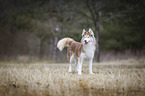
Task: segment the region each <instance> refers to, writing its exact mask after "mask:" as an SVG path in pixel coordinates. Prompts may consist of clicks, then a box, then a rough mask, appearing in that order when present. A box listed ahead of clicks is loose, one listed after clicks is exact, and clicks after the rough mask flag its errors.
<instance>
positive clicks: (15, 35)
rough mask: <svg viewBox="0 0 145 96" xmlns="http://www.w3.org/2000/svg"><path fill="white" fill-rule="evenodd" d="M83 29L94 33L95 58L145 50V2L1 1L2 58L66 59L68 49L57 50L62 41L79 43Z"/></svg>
mask: <svg viewBox="0 0 145 96" xmlns="http://www.w3.org/2000/svg"><path fill="white" fill-rule="evenodd" d="M84 28H85V29H86V30H88V29H89V28H92V30H93V31H94V33H95V36H96V40H97V52H96V53H97V54H96V57H95V60H98V61H99V55H100V50H101V51H111V50H114V51H116V52H117V51H119V52H123V51H124V50H127V49H129V50H131V51H132V52H136V51H137V50H143V48H144V47H145V43H144V42H145V37H144V36H145V1H144V0H72V1H71V0H0V59H1V60H5V59H8V58H11V59H16V58H17V57H18V56H23V55H26V56H29V57H30V59H33V57H38V58H39V59H43V58H46V59H47V58H49V59H54V60H56V59H57V58H58V59H60V60H61V61H63V60H65V59H64V58H66V54H63V53H66V50H65V51H64V52H63V53H62V52H59V51H58V50H57V48H56V44H57V42H58V40H59V39H61V38H63V37H71V38H73V39H74V40H76V41H80V40H81V33H82V30H83V29H84ZM99 45H100V46H99ZM58 59H57V60H58Z"/></svg>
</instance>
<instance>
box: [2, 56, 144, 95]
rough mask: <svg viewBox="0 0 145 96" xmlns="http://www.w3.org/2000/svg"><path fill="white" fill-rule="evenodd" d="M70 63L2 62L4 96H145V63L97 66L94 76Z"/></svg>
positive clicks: (97, 64) (120, 62) (85, 68)
mask: <svg viewBox="0 0 145 96" xmlns="http://www.w3.org/2000/svg"><path fill="white" fill-rule="evenodd" d="M68 67H69V64H68V63H62V64H60V63H51V64H50V63H48V62H25V63H21V62H0V96H124V95H125V96H144V94H145V60H143V59H139V60H133V59H130V60H121V61H119V60H118V61H110V62H101V63H93V71H94V73H95V74H94V75H90V74H88V66H87V65H86V64H84V65H83V74H82V75H81V76H79V75H77V73H75V72H72V73H69V72H68Z"/></svg>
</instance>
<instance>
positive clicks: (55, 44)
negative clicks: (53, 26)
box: [53, 37, 58, 60]
mask: <svg viewBox="0 0 145 96" xmlns="http://www.w3.org/2000/svg"><path fill="white" fill-rule="evenodd" d="M57 41H58V37H55V40H54V50H53V60H56V55H57Z"/></svg>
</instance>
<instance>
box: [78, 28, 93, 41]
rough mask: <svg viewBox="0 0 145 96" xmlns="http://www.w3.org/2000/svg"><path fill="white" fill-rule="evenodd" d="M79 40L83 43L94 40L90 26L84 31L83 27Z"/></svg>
mask: <svg viewBox="0 0 145 96" xmlns="http://www.w3.org/2000/svg"><path fill="white" fill-rule="evenodd" d="M81 41H82V43H83V44H88V43H89V42H93V41H94V33H93V31H92V30H91V28H89V31H86V30H85V29H83V33H82V40H81Z"/></svg>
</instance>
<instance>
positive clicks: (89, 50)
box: [83, 42, 95, 58]
mask: <svg viewBox="0 0 145 96" xmlns="http://www.w3.org/2000/svg"><path fill="white" fill-rule="evenodd" d="M94 52H95V44H93V43H92V42H90V43H88V44H86V45H83V53H84V57H85V58H92V57H93V56H94Z"/></svg>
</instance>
